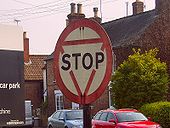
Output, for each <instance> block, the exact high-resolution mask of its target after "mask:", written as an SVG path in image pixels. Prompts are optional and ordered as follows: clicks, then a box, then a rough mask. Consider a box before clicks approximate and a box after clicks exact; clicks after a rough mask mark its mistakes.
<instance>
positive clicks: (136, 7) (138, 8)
mask: <svg viewBox="0 0 170 128" xmlns="http://www.w3.org/2000/svg"><path fill="white" fill-rule="evenodd" d="M132 6H133V15H136V14H139V13H142V12H143V10H144V3H143V2H142V1H140V0H136V1H135V2H133V3H132Z"/></svg>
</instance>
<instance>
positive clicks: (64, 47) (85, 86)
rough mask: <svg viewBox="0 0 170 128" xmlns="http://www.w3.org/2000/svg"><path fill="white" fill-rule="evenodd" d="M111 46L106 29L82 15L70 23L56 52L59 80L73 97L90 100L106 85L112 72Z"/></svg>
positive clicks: (78, 100) (72, 98) (84, 100)
mask: <svg viewBox="0 0 170 128" xmlns="http://www.w3.org/2000/svg"><path fill="white" fill-rule="evenodd" d="M112 60H113V58H112V50H111V46H110V40H109V38H108V36H107V34H106V33H105V31H104V29H103V28H102V27H101V26H100V25H99V24H97V23H96V22H94V21H91V20H87V19H83V20H80V21H78V22H75V23H73V24H72V25H70V26H68V27H67V28H66V29H65V30H64V31H63V33H62V34H61V36H60V38H59V40H58V43H57V45H56V49H55V52H54V72H55V75H56V76H55V77H56V83H57V85H58V86H59V88H60V89H61V91H62V92H63V94H65V95H66V96H67V98H69V99H70V100H71V101H73V102H76V103H79V104H87V103H90V102H93V101H94V100H96V99H97V98H98V97H99V96H101V94H102V93H103V91H104V90H105V88H106V87H107V85H108V83H109V81H110V76H111V73H112Z"/></svg>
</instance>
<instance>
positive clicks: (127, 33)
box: [46, 9, 157, 60]
mask: <svg viewBox="0 0 170 128" xmlns="http://www.w3.org/2000/svg"><path fill="white" fill-rule="evenodd" d="M156 18H157V13H156V10H155V9H154V10H151V11H147V12H143V13H140V14H137V15H131V16H128V17H123V18H120V19H117V20H112V21H109V22H105V23H102V24H101V25H102V26H103V28H104V29H105V31H106V33H107V34H108V36H109V38H110V40H111V42H112V47H119V46H127V45H133V44H134V42H135V40H137V39H138V38H139V37H140V35H141V34H142V33H143V32H144V30H145V29H146V28H148V27H149V25H151V24H152V23H153V22H154V21H155V19H156ZM53 57H54V52H53V53H52V54H51V55H50V56H48V57H47V59H46V60H50V59H53Z"/></svg>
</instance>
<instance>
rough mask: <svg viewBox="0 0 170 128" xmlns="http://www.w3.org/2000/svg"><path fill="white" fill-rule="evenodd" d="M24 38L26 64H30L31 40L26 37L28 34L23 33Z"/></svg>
mask: <svg viewBox="0 0 170 128" xmlns="http://www.w3.org/2000/svg"><path fill="white" fill-rule="evenodd" d="M23 37H24V63H29V38H27V37H26V32H24V33H23Z"/></svg>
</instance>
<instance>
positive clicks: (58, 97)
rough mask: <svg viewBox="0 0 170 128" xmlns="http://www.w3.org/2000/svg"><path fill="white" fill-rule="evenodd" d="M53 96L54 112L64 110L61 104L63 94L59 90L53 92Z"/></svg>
mask: <svg viewBox="0 0 170 128" xmlns="http://www.w3.org/2000/svg"><path fill="white" fill-rule="evenodd" d="M54 94H55V104H56V110H60V109H63V108H64V103H63V94H62V92H61V91H60V90H54Z"/></svg>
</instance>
